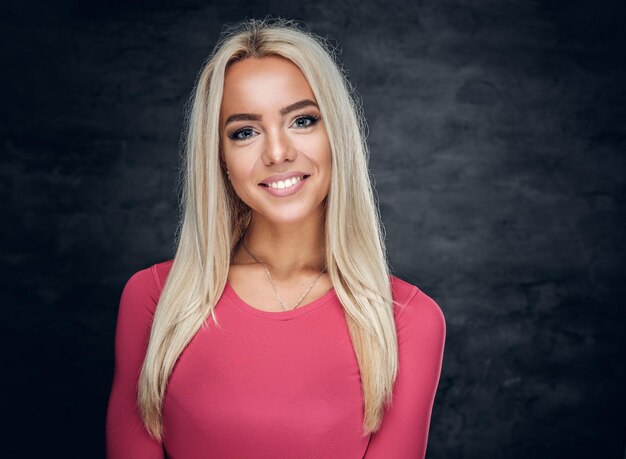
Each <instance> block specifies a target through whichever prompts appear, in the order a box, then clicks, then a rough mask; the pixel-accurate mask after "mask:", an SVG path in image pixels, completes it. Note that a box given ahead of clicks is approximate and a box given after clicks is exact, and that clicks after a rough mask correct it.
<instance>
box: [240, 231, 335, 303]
mask: <svg viewBox="0 0 626 459" xmlns="http://www.w3.org/2000/svg"><path fill="white" fill-rule="evenodd" d="M242 242H243V248H244V249H246V252H248V254H249V255H250V256H251V257H252V258H254V260H255V261H256V262H257V263H260V264H261V265H262V266H263V267H264V268H265V272H266V273H267V275H268V276H269V278H270V283H271V284H272V288H273V289H274V293H275V294H276V298H277V299H278V302H279V303H280V306H281V307H282V308H283V311H286V309H285V305H284V304H283V300H282V299H281V298H280V295H279V294H278V291H277V290H276V286H275V285H274V281H273V280H272V275H271V274H270V271H269V269H267V266H265V263H263V262H261V261H259V260H258V259H257V257H255V256H254V255H252V253H251V252H250V250H248V246H247V245H246V241H245V239H244V238H242ZM325 271H326V268H324V269H323V270H322V272H321V273H320V274H319V276H317V277H316V278H315V280H314V281H313V283H312V284H311V285H310V286H309V288H308V289H306V291H305V292H304V293H303V294H302V296H301V297H300V299H299V300H298V302H297V303H296V305H295V306H294V307H293V308H291V309H292V310H293V309H296V308H297V307H298V305H299V304H300V302H301V301H302V299H303V298H304V297H305V296H306V294H307V293H309V291H310V290H311V289H312V288H313V286H314V285H315V283H316V282H317V280H318V279H319V278H320V277H322V274H324V272H325Z"/></svg>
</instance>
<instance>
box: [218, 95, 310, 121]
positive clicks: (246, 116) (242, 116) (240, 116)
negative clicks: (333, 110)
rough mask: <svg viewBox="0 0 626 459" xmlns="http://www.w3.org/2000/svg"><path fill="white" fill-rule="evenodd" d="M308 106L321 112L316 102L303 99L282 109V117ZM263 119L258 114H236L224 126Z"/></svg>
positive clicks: (227, 119)
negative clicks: (234, 122)
mask: <svg viewBox="0 0 626 459" xmlns="http://www.w3.org/2000/svg"><path fill="white" fill-rule="evenodd" d="M308 106H313V107H317V109H318V110H319V107H318V105H317V104H316V103H315V102H313V101H312V100H311V99H302V100H299V101H298V102H295V103H293V104H291V105H287V106H286V107H284V108H281V109H280V114H281V115H282V116H285V115H287V114H289V113H291V112H293V111H294V110H299V109H301V108H304V107H308ZM262 119H263V117H262V116H261V115H257V114H256V113H235V114H234V115H230V116H229V117H228V118H226V122H225V123H224V126H226V125H227V124H228V123H232V122H233V121H261V120H262Z"/></svg>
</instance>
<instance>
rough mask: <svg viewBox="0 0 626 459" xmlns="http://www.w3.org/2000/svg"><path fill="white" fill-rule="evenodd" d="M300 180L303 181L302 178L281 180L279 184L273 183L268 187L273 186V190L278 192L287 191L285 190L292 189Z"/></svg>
mask: <svg viewBox="0 0 626 459" xmlns="http://www.w3.org/2000/svg"><path fill="white" fill-rule="evenodd" d="M300 180H302V177H292V178H290V179H287V180H280V181H278V182H272V183H270V184H268V186H271V187H272V188H275V189H278V190H282V189H285V188H291V187H292V186H294V185H295V184H296V183H298V182H299V181H300Z"/></svg>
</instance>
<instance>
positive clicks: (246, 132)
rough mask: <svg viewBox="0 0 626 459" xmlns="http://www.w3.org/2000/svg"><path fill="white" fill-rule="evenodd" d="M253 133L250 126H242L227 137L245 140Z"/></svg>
mask: <svg viewBox="0 0 626 459" xmlns="http://www.w3.org/2000/svg"><path fill="white" fill-rule="evenodd" d="M253 133H254V130H253V129H252V128H242V129H239V130H237V131H235V132H233V133H232V134H231V135H229V136H228V137H229V138H230V139H232V140H246V139H249V138H250V137H252V136H253V135H252V134H253Z"/></svg>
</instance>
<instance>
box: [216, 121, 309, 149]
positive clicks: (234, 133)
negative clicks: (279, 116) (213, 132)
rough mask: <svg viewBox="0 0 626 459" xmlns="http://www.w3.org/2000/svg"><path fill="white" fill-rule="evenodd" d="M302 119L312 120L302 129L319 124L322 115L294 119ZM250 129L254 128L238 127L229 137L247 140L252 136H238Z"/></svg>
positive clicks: (235, 139) (236, 139)
mask: <svg viewBox="0 0 626 459" xmlns="http://www.w3.org/2000/svg"><path fill="white" fill-rule="evenodd" d="M302 119H307V120H309V121H310V123H309V125H308V126H302V129H306V128H309V127H312V126H315V124H317V122H318V121H319V119H320V117H319V116H316V115H303V116H299V117H297V118H296V119H295V120H294V122H296V121H298V120H302ZM248 130H252V128H250V127H244V128H241V129H237V130H236V131H235V132H233V133H232V134H230V135H229V136H228V138H229V139H231V140H234V141H235V142H238V141H240V140H247V139H249V138H250V137H245V138H242V139H238V138H237V135H239V134H240V133H242V132H244V131H248Z"/></svg>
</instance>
